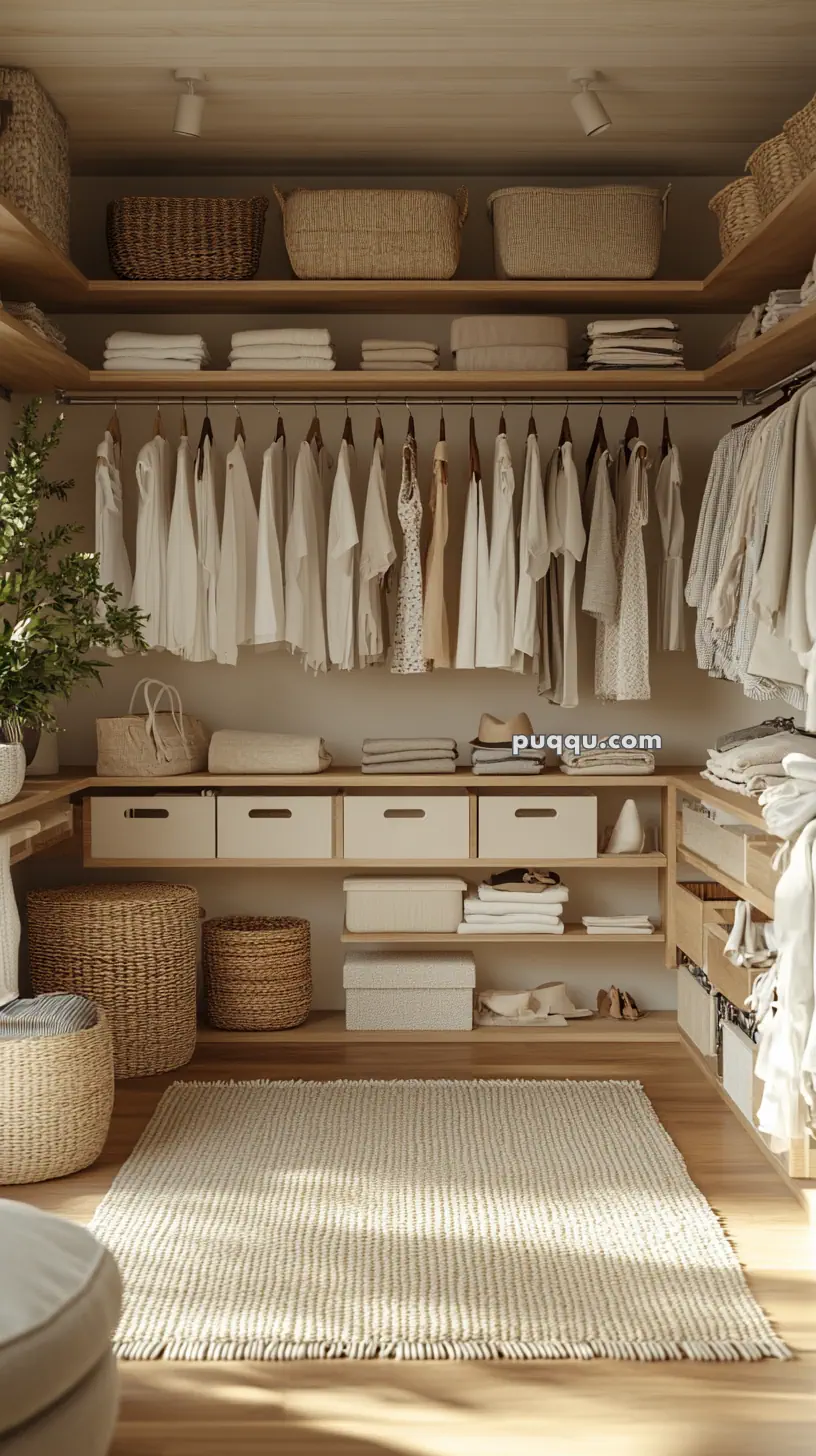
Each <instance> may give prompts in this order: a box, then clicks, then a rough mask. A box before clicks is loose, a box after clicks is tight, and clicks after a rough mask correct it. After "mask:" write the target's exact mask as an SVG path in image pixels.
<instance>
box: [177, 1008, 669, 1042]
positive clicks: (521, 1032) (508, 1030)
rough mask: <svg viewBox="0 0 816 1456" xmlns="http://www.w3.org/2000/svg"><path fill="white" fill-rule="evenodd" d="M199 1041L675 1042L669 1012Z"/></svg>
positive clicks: (324, 1025)
mask: <svg viewBox="0 0 816 1456" xmlns="http://www.w3.org/2000/svg"><path fill="white" fill-rule="evenodd" d="M198 1040H199V1042H202V1043H204V1044H205V1045H206V1046H208V1047H210V1048H217V1047H219V1046H223V1047H225V1048H227V1049H229V1048H230V1047H236V1046H239V1045H243V1046H256V1047H259V1046H263V1047H270V1048H271V1047H274V1046H281V1047H286V1046H292V1045H298V1044H300V1045H303V1044H304V1043H306V1044H309V1043H311V1044H313V1045H319V1046H329V1045H331V1044H332V1043H336V1044H338V1045H341V1046H342V1045H348V1044H349V1043H350V1042H364V1043H368V1044H369V1045H376V1044H377V1043H378V1042H379V1043H384V1044H393V1043H399V1042H402V1043H407V1044H417V1043H427V1042H436V1043H446V1042H453V1043H457V1044H462V1043H465V1044H468V1045H470V1046H473V1047H477V1046H490V1045H491V1044H493V1045H495V1044H497V1043H507V1042H511V1043H512V1042H515V1043H516V1044H519V1043H525V1042H526V1043H532V1044H534V1045H536V1046H541V1045H542V1044H546V1043H552V1044H555V1043H557V1042H558V1041H568V1042H590V1043H592V1042H595V1043H598V1042H611V1041H638V1042H644V1043H647V1042H673V1043H675V1044H676V1043H677V1042H678V1041H679V1032H678V1029H677V1015H676V1013H675V1012H674V1011H648V1012H646V1013H645V1015H643V1016H642V1017H641V1018H640V1020H639V1021H613V1020H612V1019H611V1018H610V1017H600V1016H592V1017H583V1018H579V1019H577V1020H575V1021H570V1022H569V1024H568V1025H567V1026H555V1027H553V1026H550V1027H548V1026H527V1027H522V1026H511V1027H506V1026H474V1027H473V1028H472V1030H470V1031H348V1030H347V1029H346V1024H345V1012H343V1011H312V1012H311V1013H310V1015H309V1017H308V1019H307V1020H306V1021H305V1022H304V1023H303V1025H302V1026H295V1027H292V1028H291V1029H289V1030H286V1031H219V1030H217V1029H216V1028H215V1027H210V1026H201V1027H199V1031H198Z"/></svg>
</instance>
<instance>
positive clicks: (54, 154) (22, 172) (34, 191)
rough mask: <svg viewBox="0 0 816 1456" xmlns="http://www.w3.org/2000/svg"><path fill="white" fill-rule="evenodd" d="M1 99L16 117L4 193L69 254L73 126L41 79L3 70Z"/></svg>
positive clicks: (9, 132) (4, 163)
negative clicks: (70, 151) (71, 135)
mask: <svg viewBox="0 0 816 1456" xmlns="http://www.w3.org/2000/svg"><path fill="white" fill-rule="evenodd" d="M0 97H3V98H4V99H5V100H8V101H10V102H11V114H10V116H9V119H8V125H7V126H6V129H5V131H4V132H3V133H2V135H0V193H2V195H3V196H4V197H8V198H9V200H10V201H11V202H13V203H14V205H15V207H19V209H20V211H21V212H24V213H25V215H26V217H29V218H30V219H31V221H32V222H33V223H36V225H37V227H38V228H40V229H41V230H42V231H43V232H44V233H45V235H46V237H47V238H50V239H51V242H52V243H55V244H56V246H57V247H58V248H60V249H61V251H62V252H63V253H67V252H68V247H69V242H70V238H69V222H70V191H71V168H70V164H69V161H68V127H67V125H66V122H65V119H64V117H62V116H61V115H60V113H59V112H58V111H57V108H56V106H55V105H54V103H53V101H52V100H51V97H50V96H48V95H47V93H46V92H45V91H44V90H43V88H42V86H41V85H40V83H39V81H38V80H37V78H36V76H32V74H31V72H30V71H23V70H20V69H19V68H18V67H17V66H0Z"/></svg>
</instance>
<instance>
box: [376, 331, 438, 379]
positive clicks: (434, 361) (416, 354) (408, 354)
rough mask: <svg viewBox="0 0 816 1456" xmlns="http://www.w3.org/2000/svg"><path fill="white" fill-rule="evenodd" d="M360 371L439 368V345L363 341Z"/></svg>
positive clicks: (401, 341) (407, 340) (390, 340)
mask: <svg viewBox="0 0 816 1456" xmlns="http://www.w3.org/2000/svg"><path fill="white" fill-rule="evenodd" d="M360 368H361V369H367V370H369V371H371V372H373V371H375V370H380V369H383V370H395V369H404V370H407V371H408V372H410V373H412V374H413V373H414V372H415V371H416V370H419V371H420V372H421V371H422V370H432V369H438V368H439V345H438V344H431V343H428V342H427V340H425V339H363V360H362V363H361V365H360Z"/></svg>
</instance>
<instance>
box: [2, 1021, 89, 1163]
mask: <svg viewBox="0 0 816 1456" xmlns="http://www.w3.org/2000/svg"><path fill="white" fill-rule="evenodd" d="M96 1010H97V1021H96V1025H95V1026H88V1027H85V1028H84V1030H82V1031H69V1032H64V1033H62V1034H58V1035H56V1036H31V1035H21V1036H19V1037H17V1036H15V1037H2V1038H0V1106H2V1109H3V1116H2V1136H0V1185H2V1184H11V1183H42V1182H44V1181H45V1180H46V1179H47V1178H64V1177H66V1176H67V1175H68V1174H69V1173H76V1172H78V1171H79V1169H80V1168H87V1167H89V1165H90V1164H91V1163H95V1162H96V1159H97V1158H98V1157H99V1154H100V1153H101V1151H102V1148H103V1146H104V1143H105V1138H106V1137H107V1135H108V1127H109V1126H110V1119H111V1112H112V1110H113V1047H112V1043H111V1033H110V1027H109V1025H108V1021H107V1017H106V1016H105V1013H104V1011H102V1010H101V1008H100V1007H97V1008H96Z"/></svg>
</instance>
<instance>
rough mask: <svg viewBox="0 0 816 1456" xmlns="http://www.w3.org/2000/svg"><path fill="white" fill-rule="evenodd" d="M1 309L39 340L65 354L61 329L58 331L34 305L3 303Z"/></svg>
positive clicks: (65, 346)
mask: <svg viewBox="0 0 816 1456" xmlns="http://www.w3.org/2000/svg"><path fill="white" fill-rule="evenodd" d="M3 308H4V309H5V311H6V313H8V314H11V317H12V318H16V319H19V320H20V323H22V324H25V325H26V326H27V327H28V328H29V329H32V330H33V332H34V333H35V334H39V335H40V338H41V339H47V341H48V343H49V344H53V345H54V347H55V348H56V349H61V350H62V352H63V354H64V353H65V351H66V348H67V340H66V338H65V335H64V333H63V332H62V329H58V328H57V326H56V324H55V323H52V322H51V319H50V318H48V317H47V316H46V315H45V314H44V313H43V311H42V309H41V308H38V307H37V305H36V303H4V304H3Z"/></svg>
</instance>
